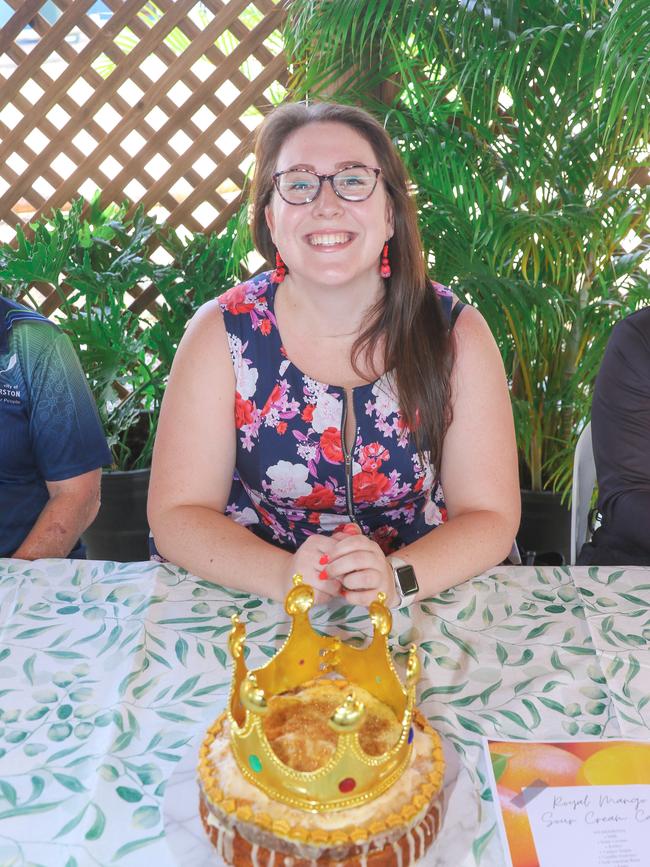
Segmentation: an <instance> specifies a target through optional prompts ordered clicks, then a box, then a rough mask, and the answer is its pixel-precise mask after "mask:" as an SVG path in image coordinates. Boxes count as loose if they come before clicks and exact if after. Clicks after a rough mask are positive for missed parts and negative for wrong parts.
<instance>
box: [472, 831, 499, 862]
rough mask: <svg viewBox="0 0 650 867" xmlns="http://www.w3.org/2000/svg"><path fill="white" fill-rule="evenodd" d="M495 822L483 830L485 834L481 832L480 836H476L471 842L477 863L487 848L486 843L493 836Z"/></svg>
mask: <svg viewBox="0 0 650 867" xmlns="http://www.w3.org/2000/svg"><path fill="white" fill-rule="evenodd" d="M496 827H497V826H496V823H495V824H494V825H492V827H491V828H490V829H489V830H488V831H486V832H485V834H481V836H480V837H477V838H476V839H475V840H474V842H473V843H472V853H473V855H474V857H475V858H476V861H477V863H480V861H481V857H482V856H483V854H484V853H485V850H486V849H487V846H488V843H489V842H490V840H491V839H492V837H493V836H494V832H495V831H496Z"/></svg>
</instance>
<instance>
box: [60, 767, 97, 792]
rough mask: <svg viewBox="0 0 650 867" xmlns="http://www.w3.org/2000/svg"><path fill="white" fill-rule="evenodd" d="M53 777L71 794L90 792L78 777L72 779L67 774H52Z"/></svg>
mask: <svg viewBox="0 0 650 867" xmlns="http://www.w3.org/2000/svg"><path fill="white" fill-rule="evenodd" d="M52 776H53V777H54V779H55V780H56V781H57V782H59V783H61V785H62V786H65V787H66V789H70V791H71V792H86V791H88V790H87V789H86V787H85V786H84V784H83V783H82V782H81V781H80V780H79V779H77V777H70V776H68V775H67V774H60V773H55V772H52Z"/></svg>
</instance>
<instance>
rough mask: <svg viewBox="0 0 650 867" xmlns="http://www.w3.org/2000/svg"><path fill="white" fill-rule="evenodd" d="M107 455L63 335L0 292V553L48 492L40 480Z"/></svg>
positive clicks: (24, 531) (9, 550)
mask: <svg viewBox="0 0 650 867" xmlns="http://www.w3.org/2000/svg"><path fill="white" fill-rule="evenodd" d="M110 463H111V453H110V451H109V449H108V447H107V445H106V439H105V437H104V433H103V431H102V428H101V424H100V421H99V416H98V414H97V408H96V406H95V402H94V400H93V398H92V395H91V393H90V389H89V388H88V384H87V382H86V378H85V376H84V374H83V371H82V369H81V365H80V364H79V360H78V359H77V356H76V355H75V353H74V350H73V348H72V345H71V343H70V341H69V340H68V338H67V337H66V336H65V334H63V333H62V332H61V331H60V330H59V329H58V328H57V327H56V326H55V325H53V323H51V322H49V321H48V320H47V319H45V317H43V316H41V315H40V314H38V313H36V312H35V311H33V310H28V309H27V308H26V307H23V306H22V305H20V304H16V303H14V302H11V301H8V300H7V299H5V298H1V297H0V557H11V556H12V554H13V552H14V551H16V549H17V548H18V547H19V546H20V545H21V544H22V542H23V541H24V539H25V538H26V536H27V535H28V534H29V532H30V531H31V529H32V527H33V526H34V524H35V523H36V520H37V519H38V516H39V515H40V513H41V512H42V511H43V508H44V507H45V505H46V503H47V502H48V499H49V493H48V490H47V486H46V481H48V482H57V481H62V480H63V479H70V478H74V477H75V476H80V475H82V474H83V473H87V472H90V470H94V469H97V468H98V467H101V466H102V465H104V464H110ZM73 553H74V554H76V555H77V556H78V555H80V554H82V549H81V548H80V547H79V546H77V547H76V548H75V551H74V552H73Z"/></svg>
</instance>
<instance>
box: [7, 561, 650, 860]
mask: <svg viewBox="0 0 650 867" xmlns="http://www.w3.org/2000/svg"><path fill="white" fill-rule="evenodd" d="M234 613H238V614H240V616H241V618H242V620H243V621H244V622H245V623H246V629H247V633H248V635H247V642H248V645H249V647H250V656H249V659H248V663H249V665H251V666H257V665H259V664H261V663H262V662H264V660H265V659H267V658H268V657H270V656H272V655H273V654H274V653H275V651H276V649H277V648H278V647H279V645H280V644H281V642H282V641H283V639H284V637H285V636H286V634H287V631H288V625H289V624H288V618H287V616H286V614H285V613H284V610H283V608H282V607H281V606H280V605H278V604H276V603H272V602H270V601H268V600H265V599H260V598H257V597H252V596H249V595H247V594H243V593H239V592H237V591H231V590H228V589H225V588H222V587H218V586H215V585H213V584H210V583H208V582H205V581H202V580H200V579H198V578H196V577H194V576H192V575H189V574H187V573H186V572H184V571H183V570H181V569H176V568H173V567H170V566H169V565H161V564H154V563H126V564H125V563H120V564H117V563H110V562H106V563H103V562H83V561H71V560H41V561H37V562H35V563H27V562H24V561H17V560H0V865H2V867H4V865H10V864H11V865H14V864H15V865H23V864H38V865H44V867H59V865H60V867H75V865H77V867H86V865H125V867H129V865H131V867H132V865H145V864H151V863H155V864H156V865H157V867H173V865H174V864H175V861H174V858H173V856H172V853H171V851H170V849H169V847H168V845H167V842H166V840H165V831H164V827H163V821H162V799H163V794H164V790H165V784H166V782H167V781H168V780H169V778H170V776H171V775H172V773H173V771H174V768H175V767H176V765H177V763H178V762H179V761H180V760H181V759H182V758H183V757H184V754H185V752H186V750H187V748H188V747H187V745H188V744H189V743H190V741H192V739H193V738H194V737H195V736H196V735H198V734H199V733H200V732H202V731H203V730H204V729H205V727H206V726H207V724H208V723H209V722H210V721H211V720H212V719H213V718H214V716H216V714H217V712H219V711H220V710H221V709H222V708H223V705H224V703H225V699H226V696H227V692H228V687H229V682H230V671H229V667H228V658H227V653H226V643H227V635H228V631H229V629H230V617H231V615H232V614H234ZM313 620H314V623H315V625H316V626H317V628H321V629H324V630H327V631H328V632H331V633H334V634H338V635H341V636H342V637H344V638H346V639H347V640H351V641H353V642H358V643H361V642H363V641H364V640H365V638H366V637H367V635H368V634H369V632H370V624H369V621H368V617H367V613H366V611H365V610H363V609H360V608H354V607H352V606H350V605H346V604H340V605H335V606H332V607H319V608H317V609H315V611H314V612H313ZM412 641H414V642H416V643H417V645H418V646H419V648H420V654H421V660H422V663H423V676H422V679H421V681H420V685H419V692H420V706H421V707H422V709H423V710H424V712H425V713H426V714H427V716H428V717H429V719H430V720H431V721H432V722H433V724H434V725H435V726H436V727H437V728H438V729H439V731H440V732H441V733H442V734H443V735H445V736H446V737H447V738H448V740H449V741H450V742H452V743H453V744H454V746H455V747H456V749H457V751H458V754H459V758H460V761H461V765H462V769H463V773H464V774H466V775H469V776H470V777H471V779H472V781H473V784H474V788H475V790H476V792H477V801H478V803H479V804H480V805H481V809H480V817H479V818H478V819H477V823H476V831H475V835H474V844H473V846H472V847H471V851H468V852H467V853H466V859H465V861H464V862H463V864H467V865H475V864H480V865H481V867H484V865H495V867H496V865H501V864H502V863H503V860H502V856H501V853H500V849H499V843H498V840H497V837H496V834H495V832H494V812H493V808H492V804H491V803H490V797H489V792H488V790H487V788H486V784H485V776H484V767H483V765H482V759H481V757H480V740H481V737H482V736H489V737H493V738H527V739H535V740H567V739H569V738H571V737H585V736H595V737H607V738H610V737H611V738H621V737H624V738H637V739H650V569H647V570H644V569H637V568H634V569H632V568H630V569H622V568H620V569H614V568H613V567H600V568H596V567H591V568H589V569H586V568H571V569H569V568H561V569H557V568H556V569H553V568H550V567H547V568H530V567H508V568H503V569H501V570H499V571H495V572H493V573H490V574H486V575H482V576H479V577H478V578H475V579H474V580H472V581H469V582H467V583H465V584H463V585H461V586H460V587H458V588H455V589H453V590H446V591H445V592H443V593H441V594H440V595H439V596H437V597H435V598H433V599H430V600H427V601H425V602H422V603H420V604H418V605H416V606H414V607H413V608H412V609H410V610H408V611H406V610H405V611H404V612H402V613H399V614H397V615H396V616H395V619H394V624H393V633H392V645H393V649H394V652H395V656H396V658H397V661H398V663H399V661H400V660H401V659H402V660H403V659H405V657H406V650H407V647H408V645H409V644H410V643H411V642H412ZM459 867H460V865H459Z"/></svg>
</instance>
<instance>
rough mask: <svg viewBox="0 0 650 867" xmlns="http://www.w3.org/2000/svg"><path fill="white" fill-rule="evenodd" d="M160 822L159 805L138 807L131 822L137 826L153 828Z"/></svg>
mask: <svg viewBox="0 0 650 867" xmlns="http://www.w3.org/2000/svg"><path fill="white" fill-rule="evenodd" d="M159 822H160V810H159V809H158V807H151V806H146V807H138V808H137V809H136V810H135V811H134V813H133V818H132V820H131V823H132V824H133V825H134V826H135V827H136V828H153V827H154V825H157V824H158V823H159Z"/></svg>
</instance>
